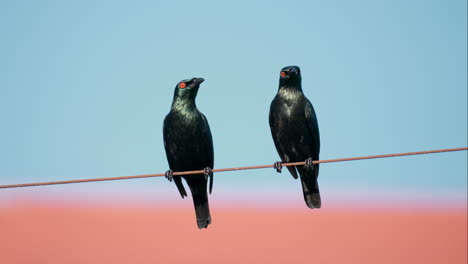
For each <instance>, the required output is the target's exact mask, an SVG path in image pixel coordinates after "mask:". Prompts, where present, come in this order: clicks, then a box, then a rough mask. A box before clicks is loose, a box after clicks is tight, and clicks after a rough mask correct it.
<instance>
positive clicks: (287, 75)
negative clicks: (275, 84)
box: [279, 66, 302, 87]
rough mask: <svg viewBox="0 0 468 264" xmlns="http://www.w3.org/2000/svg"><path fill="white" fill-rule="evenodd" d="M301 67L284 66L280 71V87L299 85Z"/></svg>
mask: <svg viewBox="0 0 468 264" xmlns="http://www.w3.org/2000/svg"><path fill="white" fill-rule="evenodd" d="M301 80H302V78H301V69H300V68H299V67H298V66H286V67H284V68H283V69H281V72H280V81H279V83H280V87H282V86H298V87H300V85H301Z"/></svg>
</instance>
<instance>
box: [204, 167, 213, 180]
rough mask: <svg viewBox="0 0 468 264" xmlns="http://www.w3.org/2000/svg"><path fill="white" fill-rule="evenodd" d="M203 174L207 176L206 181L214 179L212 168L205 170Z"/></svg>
mask: <svg viewBox="0 0 468 264" xmlns="http://www.w3.org/2000/svg"><path fill="white" fill-rule="evenodd" d="M203 174H204V175H205V180H208V177H210V178H211V177H213V171H212V170H211V168H210V167H206V168H204V169H203Z"/></svg>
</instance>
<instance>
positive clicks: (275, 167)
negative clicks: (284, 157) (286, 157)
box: [273, 161, 283, 173]
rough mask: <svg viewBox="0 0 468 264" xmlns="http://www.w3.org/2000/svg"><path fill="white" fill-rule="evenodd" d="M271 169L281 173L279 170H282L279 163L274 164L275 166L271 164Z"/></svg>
mask: <svg viewBox="0 0 468 264" xmlns="http://www.w3.org/2000/svg"><path fill="white" fill-rule="evenodd" d="M273 168H274V169H275V170H276V172H278V173H281V169H283V165H282V164H281V161H277V162H275V164H273Z"/></svg>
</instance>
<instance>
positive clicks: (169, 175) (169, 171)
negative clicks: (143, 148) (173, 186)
mask: <svg viewBox="0 0 468 264" xmlns="http://www.w3.org/2000/svg"><path fill="white" fill-rule="evenodd" d="M173 172H174V171H173V170H168V171H166V179H167V180H168V181H170V182H172V173H173Z"/></svg>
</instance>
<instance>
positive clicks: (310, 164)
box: [304, 158, 314, 168]
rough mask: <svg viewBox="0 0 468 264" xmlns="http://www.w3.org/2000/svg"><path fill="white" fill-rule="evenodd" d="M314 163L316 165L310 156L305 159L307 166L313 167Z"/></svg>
mask: <svg viewBox="0 0 468 264" xmlns="http://www.w3.org/2000/svg"><path fill="white" fill-rule="evenodd" d="M312 165H314V163H313V160H312V158H308V159H306V160H305V163H304V166H305V167H307V168H312Z"/></svg>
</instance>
